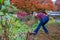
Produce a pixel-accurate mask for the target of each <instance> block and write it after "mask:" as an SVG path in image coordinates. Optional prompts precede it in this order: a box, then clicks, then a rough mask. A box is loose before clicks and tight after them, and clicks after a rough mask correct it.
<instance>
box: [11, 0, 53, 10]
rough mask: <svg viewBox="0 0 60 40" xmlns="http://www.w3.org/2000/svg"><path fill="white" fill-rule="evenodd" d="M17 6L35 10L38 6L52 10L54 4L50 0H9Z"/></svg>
mask: <svg viewBox="0 0 60 40" xmlns="http://www.w3.org/2000/svg"><path fill="white" fill-rule="evenodd" d="M11 3H14V5H15V6H16V7H17V8H20V9H23V8H25V9H26V10H31V11H35V10H38V9H40V8H43V9H47V10H53V9H54V5H53V3H52V1H51V0H11Z"/></svg>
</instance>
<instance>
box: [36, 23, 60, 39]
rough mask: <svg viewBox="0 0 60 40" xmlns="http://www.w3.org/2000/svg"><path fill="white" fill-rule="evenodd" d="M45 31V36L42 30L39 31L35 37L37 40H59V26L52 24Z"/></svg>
mask: <svg viewBox="0 0 60 40" xmlns="http://www.w3.org/2000/svg"><path fill="white" fill-rule="evenodd" d="M47 29H48V31H49V34H46V33H45V32H44V31H43V30H40V31H39V32H38V34H37V35H36V38H37V40H60V26H58V25H56V24H52V25H49V26H48V27H47Z"/></svg>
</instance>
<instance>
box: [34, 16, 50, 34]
mask: <svg viewBox="0 0 60 40" xmlns="http://www.w3.org/2000/svg"><path fill="white" fill-rule="evenodd" d="M48 21H49V17H48V16H46V17H44V18H43V19H41V20H40V23H39V24H38V26H37V28H36V29H35V30H34V32H35V35H36V34H37V33H38V31H39V29H40V28H41V26H42V27H43V29H44V31H45V33H47V34H48V30H47V28H46V27H45V24H46V23H47V22H48Z"/></svg>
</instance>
